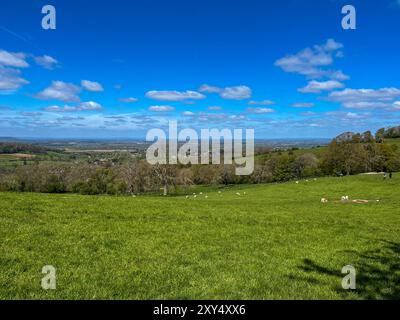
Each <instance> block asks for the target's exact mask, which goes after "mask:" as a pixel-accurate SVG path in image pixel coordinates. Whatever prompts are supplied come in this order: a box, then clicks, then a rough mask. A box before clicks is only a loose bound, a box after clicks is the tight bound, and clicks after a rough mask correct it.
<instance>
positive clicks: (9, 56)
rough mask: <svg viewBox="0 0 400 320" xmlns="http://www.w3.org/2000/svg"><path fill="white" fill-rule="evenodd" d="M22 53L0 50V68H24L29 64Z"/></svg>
mask: <svg viewBox="0 0 400 320" xmlns="http://www.w3.org/2000/svg"><path fill="white" fill-rule="evenodd" d="M25 59H26V55H25V54H24V53H14V52H8V51H5V50H0V66H5V67H14V68H26V67H29V64H28V63H27V62H26V61H25Z"/></svg>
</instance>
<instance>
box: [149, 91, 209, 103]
mask: <svg viewBox="0 0 400 320" xmlns="http://www.w3.org/2000/svg"><path fill="white" fill-rule="evenodd" d="M146 97H147V98H150V99H154V100H161V101H184V100H201V99H205V98H206V96H205V95H203V94H201V93H199V92H196V91H182V92H181V91H157V90H152V91H149V92H147V93H146Z"/></svg>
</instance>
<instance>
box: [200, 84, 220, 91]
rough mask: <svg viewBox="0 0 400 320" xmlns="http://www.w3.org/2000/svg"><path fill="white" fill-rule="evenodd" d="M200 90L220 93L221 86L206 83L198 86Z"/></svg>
mask: <svg viewBox="0 0 400 320" xmlns="http://www.w3.org/2000/svg"><path fill="white" fill-rule="evenodd" d="M199 91H200V92H206V93H220V92H221V88H219V87H216V86H210V85H208V84H203V85H201V86H200V88H199Z"/></svg>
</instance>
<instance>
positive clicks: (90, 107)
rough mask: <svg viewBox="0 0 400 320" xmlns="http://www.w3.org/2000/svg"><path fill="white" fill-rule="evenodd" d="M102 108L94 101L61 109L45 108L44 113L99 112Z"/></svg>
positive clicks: (56, 107) (55, 107) (58, 107)
mask: <svg viewBox="0 0 400 320" xmlns="http://www.w3.org/2000/svg"><path fill="white" fill-rule="evenodd" d="M101 109H102V106H101V105H100V104H99V103H97V102H94V101H87V102H82V103H80V104H79V105H77V106H64V107H60V106H57V105H54V106H50V107H47V108H44V109H43V110H44V111H47V112H75V111H98V110H101Z"/></svg>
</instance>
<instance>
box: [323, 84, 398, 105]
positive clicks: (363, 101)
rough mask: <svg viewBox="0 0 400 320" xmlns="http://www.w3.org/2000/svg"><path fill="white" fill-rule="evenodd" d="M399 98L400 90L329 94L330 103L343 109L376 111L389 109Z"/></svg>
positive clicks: (365, 90)
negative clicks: (336, 104) (336, 103)
mask: <svg viewBox="0 0 400 320" xmlns="http://www.w3.org/2000/svg"><path fill="white" fill-rule="evenodd" d="M398 98H400V89H398V88H381V89H344V90H342V91H335V92H332V93H330V95H329V97H328V99H329V100H330V101H334V102H339V103H341V104H342V105H343V107H345V108H352V109H378V108H391V107H392V106H393V104H395V103H396V101H395V100H396V99H398Z"/></svg>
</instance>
